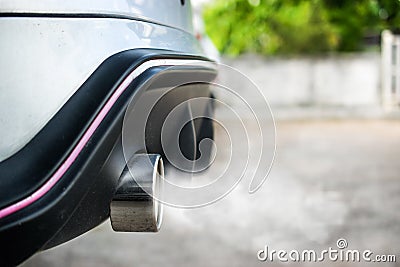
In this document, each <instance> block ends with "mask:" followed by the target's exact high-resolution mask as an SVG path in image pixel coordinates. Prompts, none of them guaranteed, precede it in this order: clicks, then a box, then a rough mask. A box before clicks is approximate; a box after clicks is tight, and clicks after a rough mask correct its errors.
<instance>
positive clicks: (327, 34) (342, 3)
mask: <svg viewBox="0 0 400 267" xmlns="http://www.w3.org/2000/svg"><path fill="white" fill-rule="evenodd" d="M203 17H204V21H205V24H206V32H207V33H208V35H209V36H210V38H211V39H212V40H213V42H214V43H215V45H216V46H217V48H218V49H219V50H220V51H221V52H222V53H224V54H228V55H238V54H241V53H245V52H254V53H261V54H265V55H273V54H318V53H325V52H329V51H358V50H361V49H363V42H362V41H363V37H364V36H365V35H366V34H378V33H379V32H380V30H382V29H384V28H391V29H394V28H397V27H399V26H400V1H398V0H357V1H348V0H215V1H214V2H213V3H212V4H210V5H208V6H207V7H206V8H205V9H204V13H203Z"/></svg>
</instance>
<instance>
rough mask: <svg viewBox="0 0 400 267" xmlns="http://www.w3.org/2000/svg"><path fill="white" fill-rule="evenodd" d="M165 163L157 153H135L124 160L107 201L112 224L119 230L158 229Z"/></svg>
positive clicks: (152, 230)
mask: <svg viewBox="0 0 400 267" xmlns="http://www.w3.org/2000/svg"><path fill="white" fill-rule="evenodd" d="M163 181H164V165H163V161H162V158H161V156H160V155H158V154H136V155H134V156H133V157H132V158H131V159H130V160H129V161H128V163H127V166H126V167H125V169H124V171H123V173H122V175H121V177H120V180H119V185H118V187H117V191H116V193H115V195H114V198H113V200H112V201H111V204H110V219H111V226H112V228H113V229H114V231H118V232H158V231H159V230H160V227H161V223H162V216H163V214H162V213H163V208H162V204H161V203H160V202H159V199H160V195H161V192H162V184H163Z"/></svg>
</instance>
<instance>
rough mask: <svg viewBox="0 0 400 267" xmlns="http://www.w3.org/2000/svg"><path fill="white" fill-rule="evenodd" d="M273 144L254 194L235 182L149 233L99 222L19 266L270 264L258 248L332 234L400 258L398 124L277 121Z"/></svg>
mask: <svg viewBox="0 0 400 267" xmlns="http://www.w3.org/2000/svg"><path fill="white" fill-rule="evenodd" d="M254 145H257V144H254ZM277 146H278V149H277V157H276V160H275V164H274V167H273V169H272V172H271V174H270V175H269V177H268V180H267V182H266V183H265V184H264V186H263V187H262V188H261V190H260V191H258V192H257V193H256V194H254V195H249V194H248V193H247V192H246V186H247V185H246V186H245V185H239V186H238V187H237V188H236V189H235V190H234V191H233V192H232V193H231V194H230V195H229V196H228V197H226V198H224V199H223V200H221V201H219V202H217V203H215V204H213V205H210V206H207V207H205V208H201V209H194V210H182V209H176V208H170V207H167V208H166V209H165V213H164V214H165V216H164V223H163V227H162V230H161V232H160V233H158V234H131V233H114V232H113V231H112V230H111V227H110V223H109V222H106V223H104V224H103V225H101V226H99V227H97V228H96V229H94V230H92V231H91V232H89V233H87V234H85V235H83V236H81V237H79V238H76V239H75V240H73V241H71V242H68V243H67V244H64V245H61V246H59V247H56V248H54V249H51V250H49V251H46V252H43V253H40V254H38V255H36V256H34V257H33V258H31V259H30V260H28V261H27V262H26V263H25V264H24V265H23V266H25V267H28V266H96V267H101V266H192V267H195V266H199V267H203V266H262V265H267V264H268V265H269V266H275V265H280V264H279V263H278V262H276V261H274V262H273V263H272V264H271V263H268V262H259V261H258V260H257V255H256V254H257V251H259V250H260V249H263V248H264V247H265V246H266V245H267V246H268V247H269V249H275V250H279V249H285V250H287V251H290V250H293V249H297V250H303V249H314V250H316V251H321V250H323V249H328V248H329V247H333V248H336V241H337V240H338V239H339V238H345V239H346V240H347V242H348V248H349V249H358V250H364V249H369V250H371V251H373V252H374V253H375V254H374V255H376V254H394V255H396V256H397V262H400V240H399V236H400V212H399V211H400V164H399V159H400V149H399V148H400V123H399V121H398V120H284V121H278V122H277ZM292 264H295V263H292ZM296 264H297V265H299V266H308V265H309V263H308V264H307V263H301V264H298V263H296ZM325 265H327V266H332V265H334V266H348V265H352V264H350V263H343V262H336V263H332V262H330V261H326V262H325ZM357 265H359V266H364V264H363V263H358V264H357ZM371 266H373V265H371ZM379 266H400V263H385V264H380V265H379Z"/></svg>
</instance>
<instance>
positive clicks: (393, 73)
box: [382, 31, 400, 110]
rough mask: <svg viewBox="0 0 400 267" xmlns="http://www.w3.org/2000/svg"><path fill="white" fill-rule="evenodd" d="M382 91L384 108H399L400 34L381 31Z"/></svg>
mask: <svg viewBox="0 0 400 267" xmlns="http://www.w3.org/2000/svg"><path fill="white" fill-rule="evenodd" d="M382 93H383V104H384V106H385V108H387V109H390V110H393V109H399V108H400V35H394V34H393V33H392V32H390V31H384V32H383V33H382Z"/></svg>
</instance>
